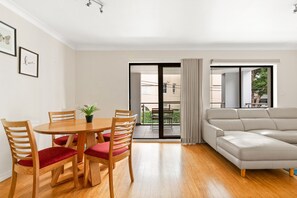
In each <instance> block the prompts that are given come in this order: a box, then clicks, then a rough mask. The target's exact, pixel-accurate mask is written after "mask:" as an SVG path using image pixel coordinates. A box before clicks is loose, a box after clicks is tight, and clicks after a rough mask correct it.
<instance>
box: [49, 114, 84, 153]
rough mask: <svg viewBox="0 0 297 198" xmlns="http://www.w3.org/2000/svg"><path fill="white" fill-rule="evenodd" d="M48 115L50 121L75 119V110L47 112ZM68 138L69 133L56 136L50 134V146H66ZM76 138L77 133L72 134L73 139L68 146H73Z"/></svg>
mask: <svg viewBox="0 0 297 198" xmlns="http://www.w3.org/2000/svg"><path fill="white" fill-rule="evenodd" d="M48 115H49V120H50V123H53V122H61V121H65V120H75V119H76V112H75V110H72V111H55V112H48ZM68 138H69V135H64V136H62V137H58V138H56V137H55V135H52V146H68V145H67V141H68ZM71 138H72V137H71ZM77 140H78V135H77V134H75V135H73V141H72V143H71V145H69V146H70V147H74V146H75V145H76V144H77Z"/></svg>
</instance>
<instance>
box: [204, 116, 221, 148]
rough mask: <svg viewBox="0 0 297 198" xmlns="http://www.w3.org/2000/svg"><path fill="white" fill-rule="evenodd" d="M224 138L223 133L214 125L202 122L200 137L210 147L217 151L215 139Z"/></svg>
mask: <svg viewBox="0 0 297 198" xmlns="http://www.w3.org/2000/svg"><path fill="white" fill-rule="evenodd" d="M220 136H224V131H223V130H222V129H220V128H218V127H216V126H214V125H211V124H209V123H208V121H206V120H204V121H203V129H202V137H203V140H204V141H205V142H207V143H208V144H209V145H210V146H211V147H213V148H214V149H215V150H217V137H220Z"/></svg>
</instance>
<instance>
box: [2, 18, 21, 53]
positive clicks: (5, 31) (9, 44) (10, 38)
mask: <svg viewBox="0 0 297 198" xmlns="http://www.w3.org/2000/svg"><path fill="white" fill-rule="evenodd" d="M16 51H17V50H16V29H15V28H13V27H11V26H9V25H7V24H6V23H4V22H2V21H0V52H2V53H4V54H8V55H11V56H16Z"/></svg>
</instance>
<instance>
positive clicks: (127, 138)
mask: <svg viewBox="0 0 297 198" xmlns="http://www.w3.org/2000/svg"><path fill="white" fill-rule="evenodd" d="M136 116H137V115H134V116H130V117H126V118H113V119H112V127H111V133H110V134H111V135H110V141H109V142H104V143H98V144H96V145H94V146H92V147H90V148H88V149H87V150H86V151H85V161H84V173H85V174H84V186H86V185H87V182H88V175H89V162H90V161H93V162H98V163H101V164H105V165H106V166H107V167H108V173H109V190H110V197H111V198H113V197H114V192H113V167H114V166H113V164H114V163H115V162H118V161H120V160H122V159H124V158H126V157H128V159H129V160H128V161H129V171H130V179H131V181H132V182H133V181H134V176H133V169H132V137H133V132H134V128H135V124H136Z"/></svg>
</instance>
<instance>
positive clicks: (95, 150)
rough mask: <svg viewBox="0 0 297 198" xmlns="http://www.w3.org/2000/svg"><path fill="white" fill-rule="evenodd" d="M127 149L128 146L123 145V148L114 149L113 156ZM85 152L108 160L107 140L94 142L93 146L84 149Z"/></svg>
mask: <svg viewBox="0 0 297 198" xmlns="http://www.w3.org/2000/svg"><path fill="white" fill-rule="evenodd" d="M127 150H128V147H124V148H121V149H118V150H115V151H114V152H113V156H117V155H120V154H122V153H124V152H125V151H127ZM85 154H87V155H91V156H94V157H98V158H103V159H107V160H108V159H109V142H103V143H99V144H96V145H95V146H92V147H90V148H88V149H87V150H86V151H85Z"/></svg>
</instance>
